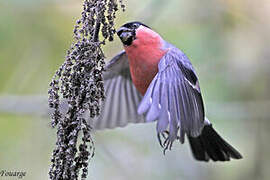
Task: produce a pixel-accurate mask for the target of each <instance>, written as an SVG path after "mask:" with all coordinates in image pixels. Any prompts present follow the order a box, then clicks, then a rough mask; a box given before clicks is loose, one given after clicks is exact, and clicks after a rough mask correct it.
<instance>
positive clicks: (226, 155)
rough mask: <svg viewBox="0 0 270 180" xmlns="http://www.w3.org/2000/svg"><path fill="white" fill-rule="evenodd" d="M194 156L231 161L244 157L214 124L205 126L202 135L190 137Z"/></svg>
mask: <svg viewBox="0 0 270 180" xmlns="http://www.w3.org/2000/svg"><path fill="white" fill-rule="evenodd" d="M188 139H189V142H190V147H191V150H192V153H193V155H194V158H195V159H197V160H199V161H206V162H208V161H209V160H210V159H211V160H213V161H229V160H230V158H232V159H242V158H243V157H242V155H241V154H240V153H239V152H238V151H237V150H236V149H234V148H233V147H232V146H231V145H230V144H228V143H227V142H226V141H225V140H224V139H223V138H222V137H220V135H219V134H218V133H217V132H216V131H215V130H214V128H213V127H212V125H206V126H204V128H203V130H202V133H201V135H200V136H198V137H196V138H194V137H191V136H189V137H188Z"/></svg>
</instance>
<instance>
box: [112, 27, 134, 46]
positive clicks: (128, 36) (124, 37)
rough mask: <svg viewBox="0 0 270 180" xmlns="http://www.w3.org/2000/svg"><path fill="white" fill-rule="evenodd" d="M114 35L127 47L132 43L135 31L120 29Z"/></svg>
mask: <svg viewBox="0 0 270 180" xmlns="http://www.w3.org/2000/svg"><path fill="white" fill-rule="evenodd" d="M116 33H117V35H118V36H119V38H120V39H121V41H122V43H123V44H124V45H127V46H129V45H131V43H132V41H133V40H134V39H135V31H134V30H132V29H129V28H126V27H120V28H119V29H118V30H117V31H116Z"/></svg>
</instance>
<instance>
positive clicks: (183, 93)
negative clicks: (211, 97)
mask: <svg viewBox="0 0 270 180" xmlns="http://www.w3.org/2000/svg"><path fill="white" fill-rule="evenodd" d="M138 113H139V114H145V115H146V121H147V122H150V121H154V120H157V132H158V136H159V135H160V134H162V135H164V132H167V135H168V136H167V138H166V141H165V142H164V144H163V145H166V147H165V148H166V149H167V148H168V147H171V145H172V143H173V141H174V140H175V139H177V138H178V137H180V141H181V142H182V143H183V142H184V137H185V134H187V135H188V136H193V137H197V136H199V135H200V133H201V130H202V128H203V126H204V107H203V100H202V96H201V92H200V88H199V83H198V79H197V76H196V74H195V72H194V70H193V68H192V65H191V63H190V61H189V60H188V58H187V56H186V55H185V54H184V53H183V52H181V51H180V50H179V49H177V48H174V47H171V48H170V49H169V51H168V52H167V53H166V54H165V55H164V56H163V58H162V59H161V60H160V62H159V65H158V73H157V75H156V76H155V78H154V79H153V81H152V82H151V84H150V86H149V87H148V89H147V92H146V94H145V96H144V98H143V100H142V102H141V103H140V105H139V108H138ZM159 140H160V138H159ZM161 145H162V144H161ZM163 145H162V146H163Z"/></svg>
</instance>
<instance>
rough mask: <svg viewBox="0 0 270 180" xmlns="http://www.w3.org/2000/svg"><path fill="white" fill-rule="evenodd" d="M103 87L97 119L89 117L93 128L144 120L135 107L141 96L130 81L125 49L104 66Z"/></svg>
mask: <svg viewBox="0 0 270 180" xmlns="http://www.w3.org/2000/svg"><path fill="white" fill-rule="evenodd" d="M103 77H104V89H105V95H106V99H105V101H104V102H103V104H102V106H101V114H100V116H99V117H98V118H97V119H90V121H91V124H92V125H93V128H94V129H104V128H115V127H123V126H126V125H127V124H128V123H141V122H145V119H144V117H143V116H142V115H139V114H138V113H137V108H138V106H139V103H140V101H141V99H142V96H141V95H140V94H139V92H138V91H137V90H136V88H135V86H134V85H133V83H132V81H131V76H130V71H129V64H128V58H127V55H126V53H125V51H122V52H120V53H119V54H118V55H116V56H115V57H114V58H113V59H112V60H111V61H110V62H109V63H108V65H107V66H106V67H105V72H104V74H103Z"/></svg>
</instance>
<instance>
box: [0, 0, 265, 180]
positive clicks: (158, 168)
mask: <svg viewBox="0 0 270 180" xmlns="http://www.w3.org/2000/svg"><path fill="white" fill-rule="evenodd" d="M124 2H125V4H126V6H127V9H126V11H125V12H120V11H119V13H118V18H117V27H119V26H120V25H121V24H123V23H124V22H126V21H131V20H140V21H143V22H145V23H146V24H148V25H149V26H151V27H152V28H153V29H154V30H156V31H157V32H159V33H160V34H161V35H162V36H163V37H164V38H165V39H166V40H168V41H169V42H171V43H173V44H175V45H176V46H177V47H179V48H180V49H182V50H183V51H184V52H185V53H186V54H187V55H188V56H189V57H190V59H191V61H192V63H193V65H194V67H195V69H196V70H197V74H198V75H199V77H200V84H201V89H202V93H203V98H204V101H205V106H206V111H207V116H208V118H209V119H210V120H211V121H212V122H213V124H214V126H215V128H216V129H217V130H218V131H219V132H220V134H222V136H224V138H225V139H226V140H228V141H229V142H230V143H231V144H232V145H234V146H235V147H236V148H237V149H238V150H239V151H240V152H241V153H242V154H243V156H244V159H243V160H238V161H236V160H234V161H231V162H226V163H213V162H210V163H203V162H197V161H195V160H193V157H192V154H191V152H190V149H189V144H188V143H186V144H184V145H180V144H179V143H174V146H173V149H172V151H170V152H167V153H166V156H164V155H163V153H162V149H161V148H160V146H159V144H158V141H157V138H156V132H155V124H146V125H145V124H136V125H128V126H127V127H126V128H117V129H114V130H105V131H100V132H97V133H95V135H94V139H95V145H96V154H95V156H94V159H92V160H91V162H90V171H89V179H102V180H103V179H104V180H106V179H115V180H126V179H129V180H133V179H134V180H135V179H149V180H150V179H155V180H164V179H170V180H182V179H183V180H188V179H207V180H212V179H213V180H216V179H219V180H225V179H230V180H238V179H239V180H241V179H243V180H244V179H245V180H247V179H250V180H264V179H265V180H266V179H267V180H268V179H269V178H270V155H269V152H270V148H269V146H270V145H269V144H270V143H269V138H270V122H269V120H270V95H269V94H270V93H269V88H270V65H269V63H270V61H269V59H270V50H269V47H270V35H269V34H270V33H269V32H270V2H269V1H268V0H257V1H254V0H204V1H199V0H124ZM81 5H82V1H81V0H0V170H19V171H26V172H27V174H26V177H24V179H27V180H28V179H29V180H36V179H40V180H43V179H48V169H49V165H50V157H51V153H52V150H53V148H54V144H55V138H56V132H55V130H54V129H51V128H50V126H49V122H50V119H49V117H48V116H47V115H46V111H47V102H46V98H47V89H48V84H49V82H50V79H51V78H52V76H53V74H54V72H55V71H56V70H57V68H58V66H59V65H60V64H61V63H62V62H63V61H64V57H65V52H66V50H67V49H68V48H69V46H70V44H71V42H72V32H73V26H74V24H75V21H76V19H77V18H78V17H79V16H80V12H81V8H82V6H81ZM121 48H122V47H121V44H120V42H119V40H118V39H117V38H116V40H115V41H114V42H113V43H109V44H108V45H107V46H106V47H105V53H106V56H107V58H108V59H109V58H111V57H112V56H113V54H115V53H117V52H118V51H120V50H121ZM2 178H3V177H0V179H2ZM3 179H4V178H3Z"/></svg>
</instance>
